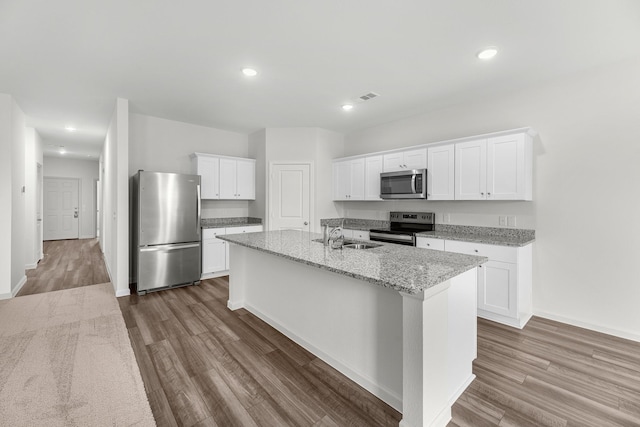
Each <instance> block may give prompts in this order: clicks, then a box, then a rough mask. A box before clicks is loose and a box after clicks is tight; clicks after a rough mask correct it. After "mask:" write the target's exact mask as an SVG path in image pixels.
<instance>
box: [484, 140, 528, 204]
mask: <svg viewBox="0 0 640 427" xmlns="http://www.w3.org/2000/svg"><path fill="white" fill-rule="evenodd" d="M524 138H525V135H524V134H517V135H507V136H498V137H494V138H489V139H488V140H487V199H490V200H518V199H519V200H522V199H525V150H524V148H525V147H524Z"/></svg>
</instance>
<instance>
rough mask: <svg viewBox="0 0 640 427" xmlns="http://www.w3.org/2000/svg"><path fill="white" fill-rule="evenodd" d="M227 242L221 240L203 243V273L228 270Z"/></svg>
mask: <svg viewBox="0 0 640 427" xmlns="http://www.w3.org/2000/svg"><path fill="white" fill-rule="evenodd" d="M226 248H227V242H225V241H224V240H220V239H205V240H203V241H202V273H203V274H206V273H216V272H218V271H224V270H226V269H227V255H226V253H227V249H226Z"/></svg>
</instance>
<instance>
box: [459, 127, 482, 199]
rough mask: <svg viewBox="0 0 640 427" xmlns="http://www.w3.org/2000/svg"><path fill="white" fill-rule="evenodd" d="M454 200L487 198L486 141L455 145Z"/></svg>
mask: <svg viewBox="0 0 640 427" xmlns="http://www.w3.org/2000/svg"><path fill="white" fill-rule="evenodd" d="M455 164H456V167H455V199H456V200H484V199H486V198H487V196H486V193H487V141H486V140H485V139H481V140H477V141H469V142H461V143H458V144H455Z"/></svg>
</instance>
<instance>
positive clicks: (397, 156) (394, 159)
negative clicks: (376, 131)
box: [382, 153, 406, 172]
mask: <svg viewBox="0 0 640 427" xmlns="http://www.w3.org/2000/svg"><path fill="white" fill-rule="evenodd" d="M382 159H383V163H384V172H395V171H401V170H404V169H406V168H405V167H404V154H403V153H391V154H385V155H384V156H382Z"/></svg>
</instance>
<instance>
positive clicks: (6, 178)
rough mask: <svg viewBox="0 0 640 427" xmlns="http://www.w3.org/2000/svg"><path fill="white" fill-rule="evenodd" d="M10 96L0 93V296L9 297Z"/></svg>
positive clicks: (10, 212)
mask: <svg viewBox="0 0 640 427" xmlns="http://www.w3.org/2000/svg"><path fill="white" fill-rule="evenodd" d="M12 102H13V100H12V98H11V96H9V95H5V94H3V93H0V152H2V155H0V204H1V205H2V209H0V235H2V236H3V238H2V239H0V298H9V297H11V283H12V282H11V234H12V232H11V231H12V228H11V217H12V209H11V200H12V198H11V192H12V179H11V162H12V158H11V152H12V151H13V146H12V138H13V136H12V129H13V127H12V119H11V117H12V112H13V109H12Z"/></svg>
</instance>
